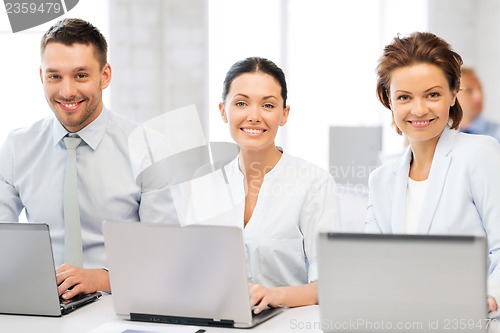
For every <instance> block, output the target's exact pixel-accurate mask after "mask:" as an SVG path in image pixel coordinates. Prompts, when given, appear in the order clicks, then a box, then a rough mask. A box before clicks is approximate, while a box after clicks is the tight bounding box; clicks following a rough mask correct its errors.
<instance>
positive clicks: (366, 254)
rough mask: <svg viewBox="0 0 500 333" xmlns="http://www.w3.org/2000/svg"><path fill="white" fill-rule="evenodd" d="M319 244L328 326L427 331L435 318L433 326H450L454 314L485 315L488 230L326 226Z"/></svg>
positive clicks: (324, 317)
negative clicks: (404, 231) (413, 231)
mask: <svg viewBox="0 0 500 333" xmlns="http://www.w3.org/2000/svg"><path fill="white" fill-rule="evenodd" d="M318 246H319V248H318V265H319V282H318V288H319V304H320V315H321V321H322V326H323V329H324V331H326V332H336V331H353V332H354V331H366V332H370V331H376V330H377V329H378V331H380V330H382V331H386V330H391V331H395V332H399V331H408V332H414V331H427V330H429V325H431V326H432V325H435V323H438V325H437V327H434V326H433V329H432V331H433V332H441V331H443V332H444V331H446V325H447V324H451V322H449V321H450V320H452V319H453V318H455V319H457V320H458V319H460V320H462V321H464V320H471V321H473V320H482V319H485V318H486V315H487V311H486V310H487V307H486V274H487V269H486V264H487V259H486V253H487V252H486V242H485V239H484V238H482V237H469V236H432V235H388V234H384V235H374V234H342V233H321V234H320V235H319V243H318ZM447 321H448V322H447ZM381 325H385V326H384V327H382V326H381ZM388 325H389V326H390V327H389V326H388ZM473 329H475V327H473ZM448 331H449V330H448ZM472 331H474V330H472Z"/></svg>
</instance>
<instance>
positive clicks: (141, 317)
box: [130, 313, 234, 327]
mask: <svg viewBox="0 0 500 333" xmlns="http://www.w3.org/2000/svg"><path fill="white" fill-rule="evenodd" d="M130 320H133V321H144V322H149V323H151V322H152V323H164V324H181V325H193V326H214V327H234V320H227V319H220V320H219V319H218V320H215V319H209V318H192V317H177V316H164V315H156V314H146V313H131V314H130Z"/></svg>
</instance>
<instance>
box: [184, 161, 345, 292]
mask: <svg viewBox="0 0 500 333" xmlns="http://www.w3.org/2000/svg"><path fill="white" fill-rule="evenodd" d="M224 170H225V176H224V177H222V176H221V177H220V178H218V179H219V182H216V181H213V182H211V183H210V187H206V188H205V189H198V190H197V191H196V194H194V195H196V200H194V201H191V207H190V209H189V210H191V211H194V212H193V213H186V215H189V214H195V213H196V214H197V216H200V215H203V214H202V211H213V210H214V208H213V207H214V205H217V204H218V203H217V202H214V201H219V203H220V202H221V201H222V200H224V193H229V194H230V197H231V198H230V200H227V202H231V204H229V205H227V207H228V209H227V210H226V212H225V213H223V214H219V215H217V216H215V217H213V218H209V219H205V220H203V221H201V218H200V219H199V220H198V221H197V222H196V223H197V224H217V225H232V226H238V227H240V228H243V221H244V218H243V216H244V210H245V188H244V176H243V174H242V172H241V171H240V169H239V164H238V158H236V159H234V160H233V161H231V162H230V163H229V164H227V165H226V166H225V167H224ZM225 177H227V182H228V184H226V183H225V180H224V179H225ZM205 184H206V183H205ZM217 187H221V188H217ZM192 191H194V190H192ZM176 195H177V194H175V192H174V200H175V199H176V198H175V196H176ZM178 195H181V194H178ZM192 195H193V194H192ZM181 222H182V221H181ZM184 223H185V224H190V223H193V222H189V221H188V222H184ZM319 229H322V230H330V231H332V230H337V231H339V230H340V214H339V209H338V197H337V192H336V185H335V181H334V179H333V177H332V176H331V175H330V174H329V173H328V172H327V171H326V170H323V169H321V168H319V167H317V166H315V165H313V164H311V163H308V162H306V161H304V160H303V159H300V158H297V157H293V156H290V155H288V154H287V153H283V155H282V156H281V159H280V160H279V162H278V163H277V164H276V165H275V167H274V168H273V169H272V170H271V171H269V172H268V173H267V174H266V175H265V176H264V181H263V183H262V186H261V189H260V192H259V196H258V200H257V203H256V206H255V208H254V211H253V214H252V217H251V218H250V220H249V221H248V223H247V225H246V226H245V228H244V229H243V235H244V240H245V248H246V259H247V270H248V275H249V281H251V282H253V283H260V284H263V285H264V286H266V287H278V286H298V285H303V284H306V283H310V282H313V281H316V280H317V278H318V273H317V252H316V233H317V232H318V230H319Z"/></svg>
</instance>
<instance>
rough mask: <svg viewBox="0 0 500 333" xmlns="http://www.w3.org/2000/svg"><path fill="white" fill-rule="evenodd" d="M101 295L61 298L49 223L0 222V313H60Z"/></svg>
mask: <svg viewBox="0 0 500 333" xmlns="http://www.w3.org/2000/svg"><path fill="white" fill-rule="evenodd" d="M100 296H101V293H99V292H97V293H93V294H87V295H79V296H77V297H75V298H73V299H71V300H69V301H63V300H61V299H60V298H59V293H58V291H57V282H56V273H55V268H54V259H53V256H52V245H51V242H50V234H49V227H48V225H47V224H37V223H4V222H0V313H3V314H23V315H41V316H61V315H64V314H66V313H69V312H71V311H73V310H75V309H77V308H79V307H81V306H83V305H85V304H88V303H90V302H93V301H95V300H96V299H98V298H99V297H100Z"/></svg>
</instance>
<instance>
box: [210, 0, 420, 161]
mask: <svg viewBox="0 0 500 333" xmlns="http://www.w3.org/2000/svg"><path fill="white" fill-rule="evenodd" d="M427 1H428V0H413V1H398V0H378V1H373V0H355V1H331V0H310V1H303V0H267V1H266V0H257V1H255V0H252V1H244V0H238V1H235V0H214V1H209V57H210V58H209V63H210V65H209V66H210V69H209V70H210V79H209V80H210V81H209V85H210V91H209V110H210V117H209V121H210V136H211V140H212V141H217V140H231V138H230V136H229V130H228V128H227V126H226V125H225V124H224V123H223V122H222V121H221V119H220V116H219V112H218V109H217V104H218V103H219V101H220V99H221V97H220V94H221V91H222V82H223V79H224V75H225V73H226V72H227V70H228V69H229V66H231V65H232V64H233V63H234V62H235V61H237V60H240V59H243V58H245V57H248V56H256V55H258V56H263V57H268V58H270V59H271V60H273V61H274V62H276V63H277V64H278V66H280V67H282V68H283V70H284V71H285V74H286V75H287V83H288V91H289V100H288V103H289V104H290V106H291V111H290V116H289V119H288V123H287V124H286V125H285V126H284V127H283V128H281V129H280V134H279V137H278V139H277V144H278V145H283V146H284V148H285V149H286V150H287V151H288V152H290V153H292V154H294V155H298V156H301V157H303V158H305V159H307V160H309V161H311V162H313V163H316V164H318V165H320V166H322V167H324V168H328V135H329V134H328V133H329V127H330V126H380V125H383V126H384V129H385V130H384V137H383V149H384V151H385V152H386V153H392V152H395V151H398V150H400V149H401V147H402V138H401V137H399V136H397V135H396V134H395V132H394V130H393V129H392V128H390V115H389V113H388V112H389V111H387V110H385V109H383V107H381V105H380V103H379V102H378V100H377V99H376V96H375V78H376V77H375V67H376V64H377V60H378V57H379V56H380V54H381V52H382V48H383V46H384V45H385V44H387V43H388V42H390V40H391V39H392V37H394V36H395V35H396V34H397V33H402V34H406V33H409V32H413V31H415V30H425V29H426V28H427ZM408 13H412V15H408ZM346 144H348V143H346Z"/></svg>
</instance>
